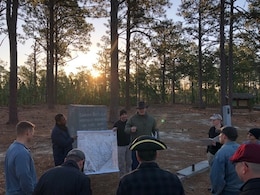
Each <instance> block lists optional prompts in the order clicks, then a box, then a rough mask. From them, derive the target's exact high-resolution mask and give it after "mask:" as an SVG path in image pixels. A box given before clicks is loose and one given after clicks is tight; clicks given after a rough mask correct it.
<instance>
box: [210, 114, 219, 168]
mask: <svg viewBox="0 0 260 195" xmlns="http://www.w3.org/2000/svg"><path fill="white" fill-rule="evenodd" d="M210 120H211V122H212V124H213V126H212V127H211V128H210V129H209V132H208V136H209V138H212V139H213V140H212V143H211V145H208V146H207V158H208V162H209V166H210V167H211V166H212V162H213V159H214V156H215V154H216V153H217V151H218V150H219V149H220V148H221V146H222V144H221V143H219V141H216V140H215V139H216V137H217V136H219V134H220V132H221V128H222V127H223V125H222V116H221V115H220V114H213V115H212V116H211V117H210ZM214 138H215V139H214ZM217 140H218V138H217Z"/></svg>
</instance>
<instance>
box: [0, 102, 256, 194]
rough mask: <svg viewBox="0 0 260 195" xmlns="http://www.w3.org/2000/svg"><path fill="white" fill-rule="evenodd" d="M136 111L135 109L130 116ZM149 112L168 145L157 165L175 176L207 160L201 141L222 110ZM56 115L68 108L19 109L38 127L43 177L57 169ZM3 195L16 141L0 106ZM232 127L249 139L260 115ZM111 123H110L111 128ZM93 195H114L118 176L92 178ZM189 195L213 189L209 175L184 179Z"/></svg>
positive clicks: (159, 108)
mask: <svg viewBox="0 0 260 195" xmlns="http://www.w3.org/2000/svg"><path fill="white" fill-rule="evenodd" d="M134 112H135V107H133V108H132V109H131V110H130V111H129V112H128V116H129V117H130V116H131V115H132V114H134ZM148 112H149V113H150V114H151V115H153V116H154V117H155V118H156V120H157V122H158V128H159V129H160V131H161V132H160V137H161V140H162V141H163V142H165V143H166V145H167V146H168V149H167V150H164V151H159V157H158V160H157V161H158V164H159V166H160V167H161V168H163V169H166V170H169V171H171V172H173V173H175V172H177V171H179V170H181V169H183V168H186V167H188V166H190V165H192V164H194V163H197V162H200V161H203V160H206V146H205V145H203V142H202V141H200V140H201V139H203V138H207V133H208V129H209V128H210V125H211V124H210V121H209V117H210V116H211V114H213V113H219V108H206V109H202V110H200V109H196V108H193V107H192V106H191V105H151V106H150V107H149V108H148ZM57 113H63V114H65V115H67V113H68V106H65V105H59V106H56V107H55V109H53V110H49V109H47V108H46V106H45V105H43V106H23V107H19V109H18V115H19V120H29V121H31V122H33V123H34V124H36V131H35V137H34V141H33V143H32V146H31V151H32V154H33V158H34V161H35V165H36V170H37V175H38V176H39V177H40V176H41V175H42V174H43V173H44V172H45V171H46V170H47V169H49V168H51V167H53V166H54V163H53V158H52V150H51V139H50V132H51V129H52V128H53V125H54V116H55V115H56V114H57ZM0 118H1V121H0V164H1V165H0V172H1V173H2V174H1V175H0V195H2V194H4V192H5V190H4V186H5V180H4V174H3V173H4V171H3V167H4V155H5V151H6V149H7V148H8V146H9V145H10V144H11V143H12V142H13V140H14V139H15V126H14V125H7V124H6V122H7V120H8V108H7V107H0ZM232 124H233V126H235V127H237V129H238V132H239V138H238V140H237V141H238V143H241V142H242V141H244V140H245V138H246V133H247V130H249V129H250V128H252V127H260V112H259V111H251V112H249V111H248V110H234V111H233V115H232ZM111 126H112V124H108V127H109V128H110V127H111ZM90 178H91V186H92V191H93V195H112V194H115V192H116V189H117V185H118V182H119V177H118V174H117V173H107V174H100V175H91V176H90ZM182 183H183V186H184V189H185V193H186V195H193V194H194V195H195V194H196V195H198V194H200V195H207V194H210V193H209V192H208V188H209V187H210V182H209V173H208V171H205V172H203V173H199V174H197V175H194V176H191V177H189V178H185V179H184V180H182Z"/></svg>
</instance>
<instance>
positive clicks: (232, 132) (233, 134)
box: [221, 126, 238, 141]
mask: <svg viewBox="0 0 260 195" xmlns="http://www.w3.org/2000/svg"><path fill="white" fill-rule="evenodd" d="M221 133H223V134H225V135H226V136H227V138H228V139H229V140H230V141H236V139H237V137H238V133H237V129H236V128H235V127H231V126H228V127H224V128H222V130H221Z"/></svg>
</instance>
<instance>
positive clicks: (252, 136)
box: [244, 128, 260, 144]
mask: <svg viewBox="0 0 260 195" xmlns="http://www.w3.org/2000/svg"><path fill="white" fill-rule="evenodd" d="M259 138H260V129H259V128H252V129H250V130H249V131H248V132H247V141H246V142H244V143H245V144H260V140H259Z"/></svg>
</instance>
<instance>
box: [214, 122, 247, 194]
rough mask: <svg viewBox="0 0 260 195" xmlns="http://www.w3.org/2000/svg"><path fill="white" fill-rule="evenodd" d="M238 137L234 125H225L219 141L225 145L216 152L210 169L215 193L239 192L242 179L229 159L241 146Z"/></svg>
mask: <svg viewBox="0 0 260 195" xmlns="http://www.w3.org/2000/svg"><path fill="white" fill-rule="evenodd" d="M237 137H238V134H237V129H236V128H234V127H224V128H223V129H222V130H221V132H220V134H219V142H220V143H221V144H223V146H222V147H221V148H220V149H219V150H218V151H217V153H216V154H215V157H214V160H213V163H212V167H211V170H210V180H211V185H212V189H211V192H212V194H214V195H238V194H239V189H240V187H241V186H242V181H241V180H240V179H239V177H238V175H237V173H236V170H235V167H234V165H233V164H232V163H231V161H230V160H229V159H230V157H231V156H232V155H233V154H234V153H235V151H236V150H237V149H238V147H239V144H238V143H236V139H237Z"/></svg>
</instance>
